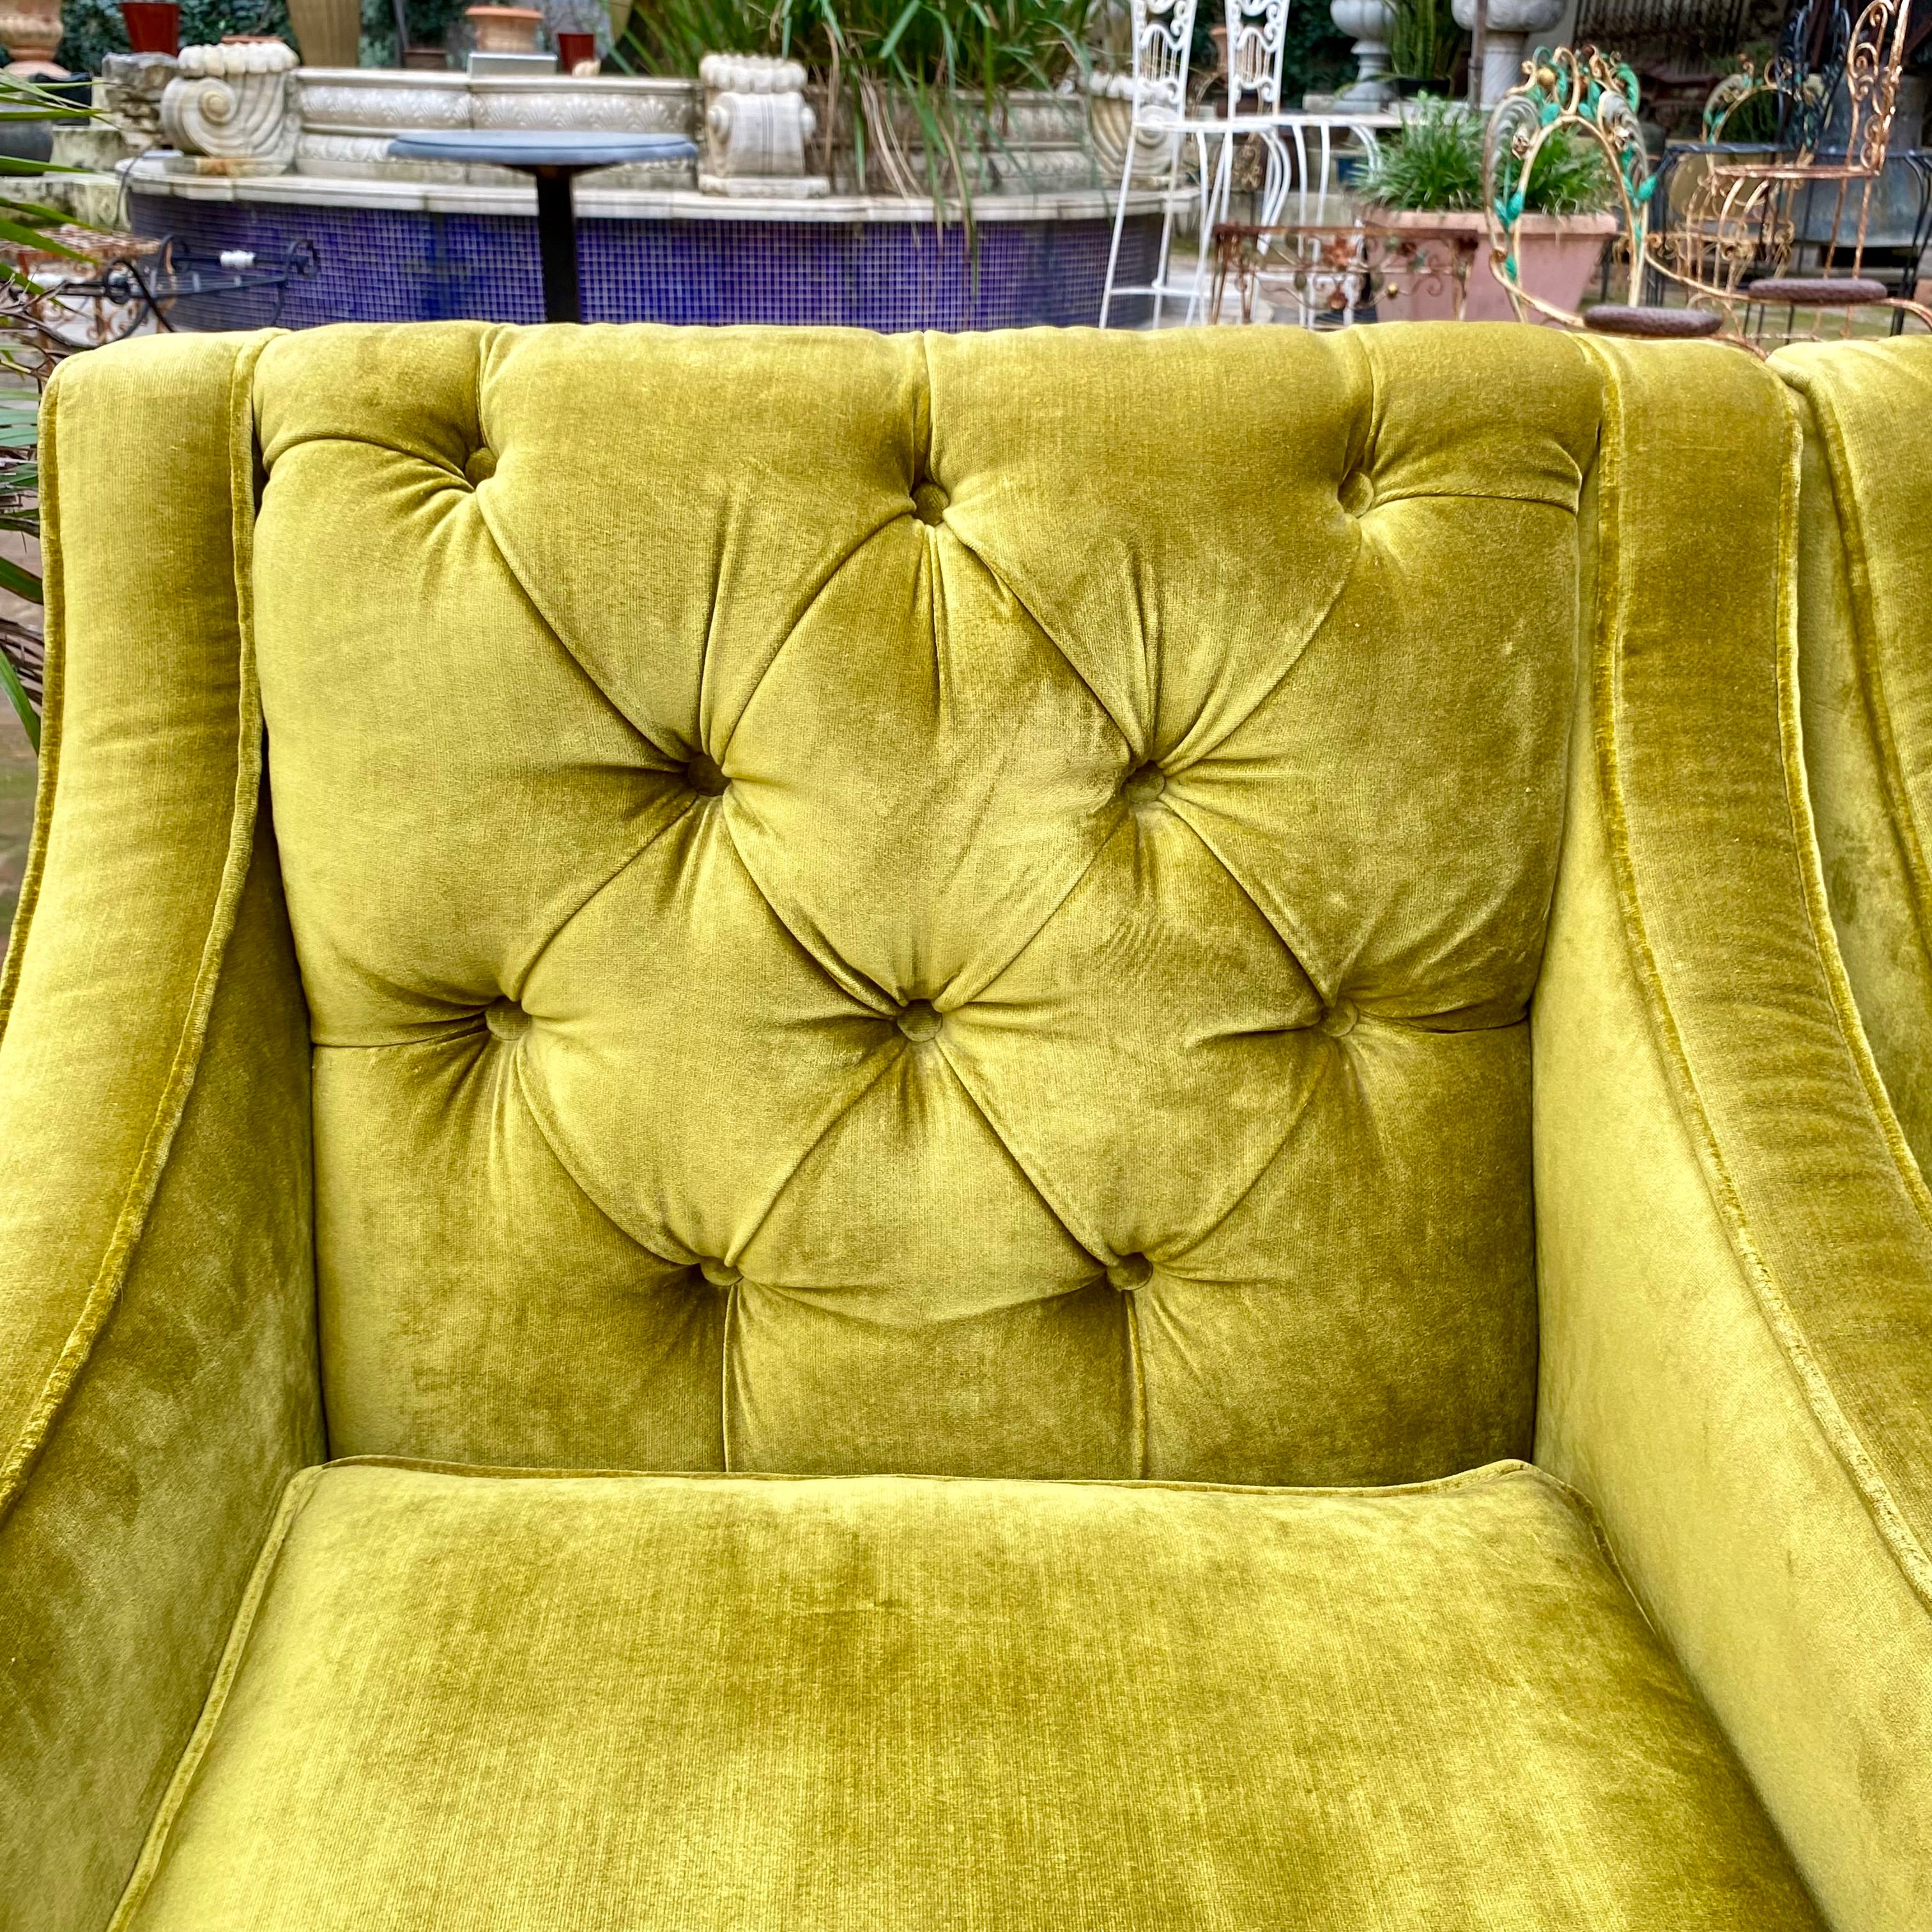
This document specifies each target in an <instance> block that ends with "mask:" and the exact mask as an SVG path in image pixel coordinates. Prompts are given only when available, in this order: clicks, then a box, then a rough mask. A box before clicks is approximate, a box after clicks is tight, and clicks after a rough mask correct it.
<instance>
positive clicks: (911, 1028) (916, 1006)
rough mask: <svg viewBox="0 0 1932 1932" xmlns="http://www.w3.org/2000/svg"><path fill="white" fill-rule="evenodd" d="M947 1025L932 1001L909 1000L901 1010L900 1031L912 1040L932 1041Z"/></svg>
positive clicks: (899, 1017)
mask: <svg viewBox="0 0 1932 1932" xmlns="http://www.w3.org/2000/svg"><path fill="white" fill-rule="evenodd" d="M945 1024H946V1022H945V1021H944V1019H941V1017H940V1016H939V1014H938V1013H937V1012H936V1011H935V1010H934V1007H933V1004H932V1001H930V1000H909V1001H907V1002H906V1004H904V1006H903V1007H901V1008H900V1009H899V1015H898V1028H899V1031H900V1032H901V1033H902V1034H904V1035H905V1037H906V1038H907V1040H931V1039H932V1038H933V1037H935V1035H936V1034H938V1031H939V1029H940V1028H941V1027H942V1026H944V1025H945Z"/></svg>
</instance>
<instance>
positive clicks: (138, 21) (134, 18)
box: [121, 0, 181, 54]
mask: <svg viewBox="0 0 1932 1932" xmlns="http://www.w3.org/2000/svg"><path fill="white" fill-rule="evenodd" d="M121 24H122V25H123V26H125V27H126V28H127V47H128V51H129V52H131V53H137V54H178V53H179V52H181V8H180V7H179V6H178V5H176V4H175V0H121Z"/></svg>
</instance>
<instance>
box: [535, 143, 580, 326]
mask: <svg viewBox="0 0 1932 1932" xmlns="http://www.w3.org/2000/svg"><path fill="white" fill-rule="evenodd" d="M530 172H532V174H534V175H535V176H536V178H537V248H538V251H539V252H540V253H541V255H542V257H543V290H544V321H546V322H581V321H582V320H583V292H582V290H581V289H580V287H579V286H578V284H577V204H576V199H575V193H574V187H573V185H572V184H573V183H574V181H575V179H576V176H577V169H574V168H554V167H550V168H532V169H531V170H530Z"/></svg>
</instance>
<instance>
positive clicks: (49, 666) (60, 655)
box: [0, 383, 67, 1043]
mask: <svg viewBox="0 0 1932 1932" xmlns="http://www.w3.org/2000/svg"><path fill="white" fill-rule="evenodd" d="M59 407H60V385H59V384H58V383H50V384H49V386H48V389H47V393H46V400H45V401H43V403H42V404H41V406H40V418H41V425H40V446H39V453H40V490H41V496H42V500H43V502H46V503H49V504H52V503H53V502H55V501H56V499H57V498H58V490H59V483H58V468H57V462H58V459H57V457H56V455H55V443H56V441H57V439H56V437H55V434H54V418H55V413H56V412H57V411H58V409H59ZM41 522H42V529H41V532H40V553H41V570H42V573H43V575H42V582H43V589H42V592H41V595H43V597H44V598H45V599H46V602H45V604H44V605H43V610H44V611H45V613H46V614H45V617H44V619H43V624H42V627H41V628H42V631H43V636H44V638H45V658H44V662H43V666H42V669H41V673H40V771H39V773H38V775H37V777H36V779H35V781H34V830H33V836H32V839H31V842H30V843H29V844H28V847H27V863H26V869H25V871H23V874H22V876H21V880H20V898H18V900H17V901H15V904H14V907H13V937H12V939H11V941H10V943H9V944H8V946H7V956H6V959H5V961H4V962H0V1043H4V1042H5V1040H6V1037H7V1021H8V1019H10V1018H11V1016H12V1014H13V999H14V996H15V995H16V994H17V992H19V990H20V973H21V969H22V967H23V964H24V963H25V960H26V951H27V935H28V932H29V931H30V930H31V927H32V925H33V919H34V907H36V906H37V904H39V903H40V879H41V876H42V874H43V873H44V872H45V871H46V865H47V841H48V839H49V836H50V835H51V834H52V829H53V817H54V784H55V779H56V778H58V775H59V772H60V747H61V712H62V708H63V707H62V698H63V696H64V694H65V688H66V677H67V649H66V639H65V617H66V601H67V599H66V593H65V590H64V589H63V588H62V574H61V544H60V520H59V518H58V517H57V516H53V517H43V519H42V520H41Z"/></svg>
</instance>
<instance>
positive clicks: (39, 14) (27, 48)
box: [0, 0, 67, 80]
mask: <svg viewBox="0 0 1932 1932" xmlns="http://www.w3.org/2000/svg"><path fill="white" fill-rule="evenodd" d="M60 43H61V10H60V0H0V46H4V47H5V49H7V72H8V73H9V74H22V75H24V76H25V77H26V78H27V79H28V80H66V78H67V69H66V68H64V67H59V66H57V65H55V62H54V52H55V49H56V48H58V46H59V45H60Z"/></svg>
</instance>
